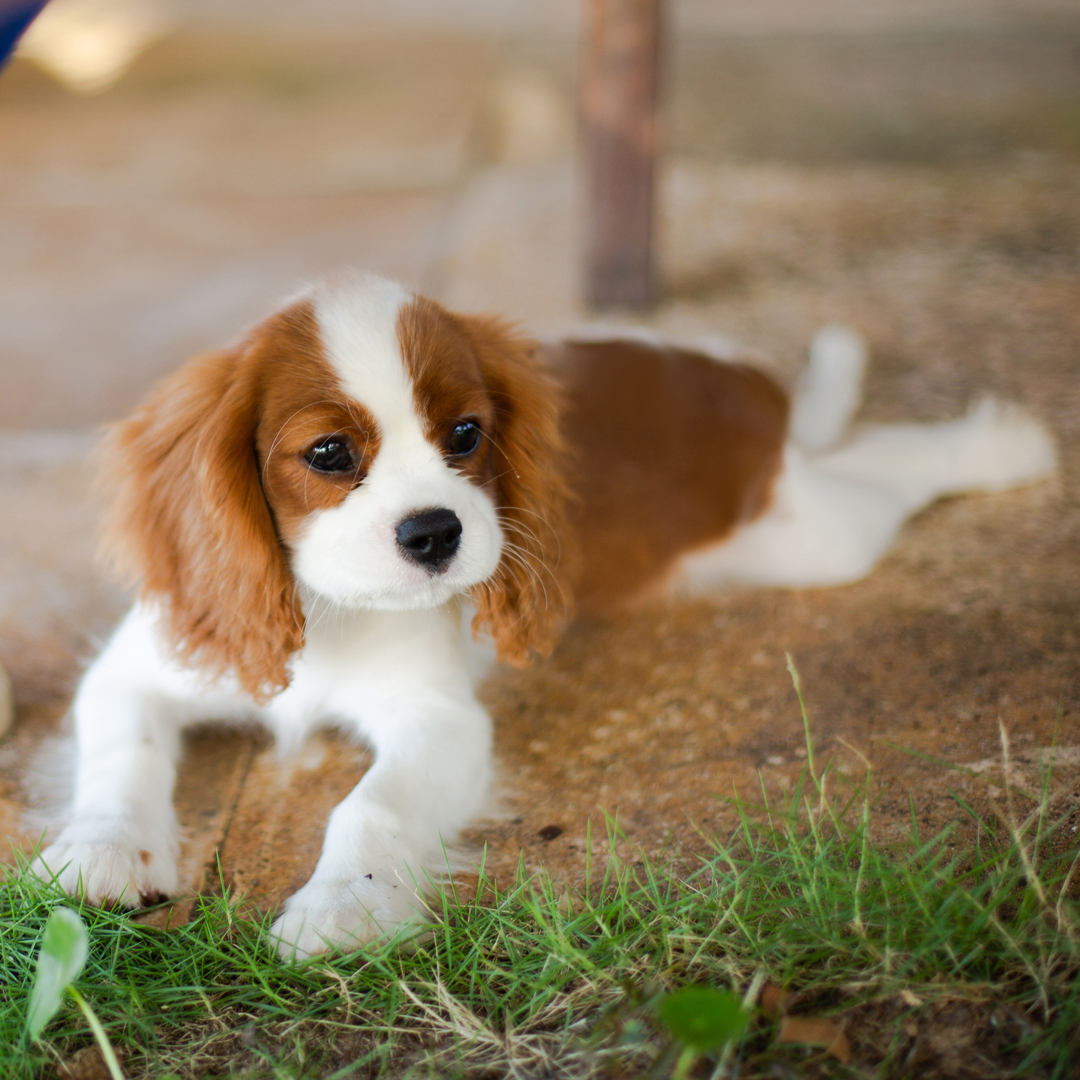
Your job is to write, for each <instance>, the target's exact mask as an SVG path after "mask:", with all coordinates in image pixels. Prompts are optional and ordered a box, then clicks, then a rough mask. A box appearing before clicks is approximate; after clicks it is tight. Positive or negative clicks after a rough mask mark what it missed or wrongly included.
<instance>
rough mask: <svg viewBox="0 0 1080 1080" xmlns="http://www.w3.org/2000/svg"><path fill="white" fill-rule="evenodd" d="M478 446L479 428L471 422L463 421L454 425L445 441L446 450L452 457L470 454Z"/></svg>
mask: <svg viewBox="0 0 1080 1080" xmlns="http://www.w3.org/2000/svg"><path fill="white" fill-rule="evenodd" d="M479 445H480V427H479V425H477V424H474V423H473V422H472V421H471V420H464V421H462V422H461V423H460V424H455V425H454V430H453V431H451V432H450V438H449V439H447V440H446V449H447V450H448V451H449V452H450V453H451V454H453V455H454V457H464V456H465V455H466V454H471V453H472V452H473V451H474V450H475V449H476V448H477V446H479Z"/></svg>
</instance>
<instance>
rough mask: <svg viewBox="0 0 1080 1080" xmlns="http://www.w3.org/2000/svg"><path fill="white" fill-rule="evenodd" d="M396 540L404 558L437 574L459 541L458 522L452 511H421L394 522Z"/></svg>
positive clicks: (459, 526)
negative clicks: (396, 524)
mask: <svg viewBox="0 0 1080 1080" xmlns="http://www.w3.org/2000/svg"><path fill="white" fill-rule="evenodd" d="M397 542H398V546H399V547H400V548H401V551H402V553H403V554H404V556H405V558H406V559H410V560H411V561H412V562H414V563H419V564H420V565H421V566H427V567H430V568H431V570H432V572H433V573H437V572H438V571H440V570H442V569H443V568H444V567H445V566H446V564H447V563H448V562H449V561H450V560H451V559H452V558H453V557H454V552H456V551H457V549H458V545H459V544H460V543H461V522H460V521H459V520H458V516H457V514H455V513H454V511H453V510H443V509H438V510H421V511H420V512H419V513H416V514H410V515H409V516H408V517H407V518H402V519H401V521H399V522H398V527H397Z"/></svg>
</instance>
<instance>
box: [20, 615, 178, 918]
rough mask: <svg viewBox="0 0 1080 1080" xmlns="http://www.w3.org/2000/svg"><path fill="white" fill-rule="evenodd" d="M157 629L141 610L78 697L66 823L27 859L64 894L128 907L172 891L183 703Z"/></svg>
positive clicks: (86, 679) (104, 655)
mask: <svg viewBox="0 0 1080 1080" xmlns="http://www.w3.org/2000/svg"><path fill="white" fill-rule="evenodd" d="M152 643H153V630H152V626H151V625H148V623H147V620H146V618H145V615H144V613H142V612H140V611H139V610H138V609H136V611H135V612H134V613H133V614H132V615H130V616H129V617H128V619H127V620H126V621H125V623H124V624H122V625H121V627H120V629H119V630H118V631H117V633H116V635H115V636H114V638H113V639H112V641H111V642H110V643H109V645H108V646H107V647H106V649H105V651H104V652H103V653H102V655H101V656H100V657H99V658H98V660H97V661H96V662H95V663H94V665H93V666H92V667H91V668H90V670H89V671H88V672H87V673H86V676H85V677H84V679H83V682H82V685H81V686H80V687H79V692H78V694H77V695H76V698H75V704H74V716H75V734H76V742H77V749H78V760H77V765H76V774H75V797H74V801H73V804H72V807H71V812H70V816H69V820H68V824H67V825H66V827H65V828H64V829H63V831H62V832H61V833H60V835H59V836H58V837H57V838H56V840H55V842H54V843H52V844H50V845H49V846H48V847H47V848H46V849H45V850H44V851H42V853H41V854H40V856H39V857H38V858H37V859H36V860H35V862H34V864H33V865H32V870H33V871H34V872H35V873H36V874H38V875H39V876H41V877H45V878H50V877H54V876H55V878H56V880H57V882H58V883H59V884H60V886H61V887H62V888H63V889H64V891H65V892H68V893H71V894H72V895H81V896H83V897H85V898H86V899H87V900H88V901H90V903H93V904H110V903H115V902H119V903H121V904H123V905H124V906H126V907H138V906H139V905H140V904H145V903H148V902H154V901H157V900H160V899H163V898H164V897H167V896H171V895H175V893H176V891H177V873H176V859H177V853H178V847H179V845H178V828H177V822H176V815H175V812H174V810H173V804H172V792H173V784H174V781H175V778H176V760H177V757H178V754H179V744H180V722H179V718H180V706H179V703H178V702H176V701H175V700H173V699H171V698H170V697H168V696H167V695H166V694H165V693H163V692H162V691H161V689H160V687H159V686H158V685H157V680H156V679H155V674H156V672H157V671H159V670H160V668H161V666H162V665H161V661H160V658H159V657H158V655H157V653H156V650H155V649H154V647H153V644H152Z"/></svg>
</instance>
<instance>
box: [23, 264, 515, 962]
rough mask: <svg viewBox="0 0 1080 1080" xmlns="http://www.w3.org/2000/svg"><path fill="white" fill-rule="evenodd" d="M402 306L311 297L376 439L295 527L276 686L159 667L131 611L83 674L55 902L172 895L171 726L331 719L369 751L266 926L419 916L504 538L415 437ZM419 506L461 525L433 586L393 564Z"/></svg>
mask: <svg viewBox="0 0 1080 1080" xmlns="http://www.w3.org/2000/svg"><path fill="white" fill-rule="evenodd" d="M407 298H408V294H406V293H405V292H404V291H403V290H402V289H400V288H399V287H398V286H395V285H392V284H391V283H389V282H384V281H381V280H380V279H377V278H364V279H360V280H359V281H354V282H353V283H351V284H350V285H348V286H346V287H343V288H341V289H340V290H338V291H330V290H326V291H319V292H316V294H315V297H314V299H315V303H316V312H317V317H318V320H319V325H320V329H321V332H322V336H323V341H324V345H325V347H326V352H327V355H328V357H329V360H330V362H331V364H332V365H333V366H334V368H335V369H336V370H337V372H338V374H339V376H340V379H341V381H342V383H343V385H344V387H345V389H346V391H347V392H348V393H349V394H350V395H351V396H353V397H355V398H356V399H357V400H359V401H360V402H362V403H363V404H364V405H365V407H366V408H368V409H369V410H370V411H371V412H372V414H373V415H374V417H375V419H376V421H377V422H378V425H379V429H380V434H381V437H382V444H381V447H380V452H379V454H378V456H377V457H376V460H375V463H374V465H373V466H372V468H371V470H370V471H369V473H368V474H367V476H366V477H365V480H364V483H363V484H361V485H360V486H359V487H358V488H357V489H356V490H354V491H352V492H351V493H350V494H349V495H348V496H347V498H346V499H345V500H344V501H343V502H342V503H341V504H340V505H338V506H337V507H335V508H333V509H330V510H323V511H319V512H316V513H313V514H311V515H309V519H308V521H307V524H306V528H305V530H304V533H303V535H302V536H301V537H300V538H299V539H298V540H297V541H296V542H295V543H294V556H293V570H294V573H295V574H296V577H297V579H298V580H299V582H300V583H301V589H302V594H303V597H304V603H305V609H306V611H305V613H306V615H307V632H306V639H305V644H304V648H303V649H302V651H301V652H300V653H298V654H297V655H296V656H295V657H294V658H293V661H292V682H291V684H290V685H289V687H288V688H287V689H286V690H284V691H283V692H282V693H280V694H278V695H277V696H276V697H274V698H273V699H272V700H271V701H270V702H269V704H267V705H266V706H265V707H258V706H256V705H255V704H254V703H253V701H252V700H251V699H250V698H249V697H248V696H247V695H246V694H244V693H242V692H241V691H240V689H239V687H238V686H237V685H236V683H235V682H234V681H233V680H232V679H231V678H223V679H219V680H217V681H216V682H214V683H212V684H207V683H206V681H205V680H204V679H203V678H202V677H201V676H200V675H199V674H197V673H195V672H192V671H190V670H186V669H183V668H181V667H179V666H178V665H177V664H176V663H175V662H174V661H173V660H171V659H170V658H169V656H168V653H167V650H166V649H165V647H164V646H163V644H162V635H161V631H160V629H159V618H158V612H157V611H156V610H155V609H154V608H153V607H148V606H146V605H143V604H138V605H136V607H135V608H134V609H133V610H132V612H131V613H130V614H129V615H128V616H127V618H126V619H125V620H124V622H123V623H122V624H121V625H120V627H119V629H118V630H117V631H116V633H115V634H114V635H113V637H112V639H111V640H110V642H109V643H108V645H107V646H106V648H105V650H104V652H103V653H102V654H101V656H100V657H99V658H98V659H97V661H96V662H95V663H94V665H93V666H92V667H91V668H90V670H89V671H88V672H87V674H86V676H85V678H84V679H83V681H82V683H81V685H80V687H79V690H78V693H77V695H76V698H75V703H74V717H75V728H76V737H77V741H78V763H77V768H76V778H75V795H74V801H73V805H72V809H71V814H70V824H68V825H67V826H66V827H65V828H64V830H63V831H62V832H61V834H60V836H59V837H58V838H57V840H56V841H55V843H53V844H51V845H50V846H49V847H48V848H46V850H45V851H44V852H43V853H42V855H41V857H40V859H39V861H38V863H37V870H38V872H39V873H45V872H49V873H54V874H56V876H57V878H58V880H59V882H60V884H61V886H62V887H63V888H64V889H66V890H67V891H69V892H82V893H84V894H85V895H86V897H87V898H88V899H89V900H90V901H92V902H102V901H105V900H110V899H111V900H116V899H120V900H122V902H124V903H125V904H127V905H129V906H136V905H138V903H139V902H140V896H146V895H148V894H154V893H164V894H166V895H168V894H174V893H175V892H176V890H177V887H178V881H177V871H176V861H177V854H178V846H179V835H178V827H177V821H176V816H175V813H174V810H173V805H172V789H173V784H174V781H175V777H176V761H177V756H178V753H179V747H180V733H181V731H182V730H183V729H184V728H185V727H187V726H189V725H191V724H195V723H199V722H203V721H208V720H215V721H228V720H233V721H250V720H257V721H260V722H262V723H264V724H266V725H267V726H268V727H269V728H270V729H271V731H273V732H274V734H275V735H276V737H277V738H278V740H279V742H280V743H281V744H282V745H284V746H286V747H295V746H298V745H299V744H300V743H301V742H302V741H303V739H304V737H305V736H306V735H307V733H308V732H309V731H310V730H311V729H312V728H313V727H314V726H316V725H318V724H322V723H328V722H329V723H335V724H337V725H339V726H340V727H342V728H344V729H345V730H347V731H351V732H352V733H354V734H355V735H356V736H357V737H359V738H361V739H363V740H364V741H365V742H367V743H368V744H369V745H370V746H371V748H372V749H373V750H374V751H375V765H374V766H373V768H372V769H371V770H370V771H369V772H368V773H367V774H366V775H365V776H364V778H363V779H362V780H361V781H360V783H359V784H358V785H357V787H356V789H355V790H354V791H353V792H352V793H351V794H350V795H349V797H348V798H347V799H345V801H344V802H342V803H341V804H340V805H339V806H338V807H337V808H336V809H335V810H334V812H333V814H332V815H331V817H330V822H329V824H328V826H327V832H326V839H325V843H324V847H323V852H322V855H321V857H320V859H319V862H318V865H317V866H316V869H315V873H314V874H313V876H312V878H311V880H310V881H309V882H308V884H307V885H305V886H304V888H303V889H301V890H300V891H299V892H298V893H297V894H296V895H295V896H293V897H291V898H290V899H289V901H288V903H287V904H286V906H285V910H284V913H283V914H282V915H281V916H280V918H279V919H278V920H277V922H276V923H275V924H274V933H275V935H276V936H277V938H278V941H279V949H280V951H281V954H282V955H283V956H294V957H304V956H308V955H310V954H311V953H313V952H318V951H320V950H322V949H325V948H327V947H332V946H335V945H343V944H352V945H357V944H360V943H362V942H364V941H369V940H371V939H372V938H374V937H376V936H378V935H381V934H385V933H391V932H393V931H394V930H395V929H397V928H398V927H399V926H401V925H402V924H404V923H407V922H408V921H410V920H412V919H414V918H416V917H417V915H418V913H419V912H420V910H421V908H422V902H421V900H420V899H419V897H420V893H421V890H422V889H423V886H424V884H425V880H426V877H427V876H428V875H429V874H432V873H434V874H438V873H439V871H440V870H441V869H442V868H443V867H444V865H445V862H444V853H443V849H442V844H443V842H444V841H445V842H450V841H452V839H453V837H454V835H455V833H456V832H457V831H458V830H459V829H460V828H461V827H462V826H463V825H464V824H465V823H466V822H467V821H468V820H469V819H470V818H471V817H473V816H475V815H476V814H477V813H478V812H479V810H480V809H481V807H482V806H483V805H484V802H485V799H486V798H487V792H488V788H489V781H490V774H491V724H490V720H489V718H488V716H487V714H486V712H485V711H484V709H483V708H482V706H480V704H479V703H478V702H477V701H476V697H475V694H474V692H473V682H474V674H473V673H475V672H476V671H477V670H478V668H479V666H480V665H479V664H478V663H477V651H476V650H475V648H471V647H470V644H471V643H470V642H469V635H468V632H467V629H466V627H467V623H468V620H467V616H466V615H465V613H463V611H462V602H461V599H460V598H461V596H462V594H463V593H464V592H465V591H466V590H467V589H468V588H470V587H471V586H472V585H475V584H477V583H479V582H480V581H483V580H484V579H486V578H487V577H489V576H490V575H491V574H492V573H493V572H494V570H495V568H496V566H497V564H498V561H499V556H500V553H501V549H502V535H501V531H500V528H499V524H498V518H497V515H496V512H495V508H494V506H493V505H492V503H491V500H490V498H489V497H488V496H487V494H485V493H484V492H483V491H482V490H481V489H480V488H478V487H476V486H474V485H472V484H470V483H469V482H468V481H467V480H466V479H464V478H463V477H462V476H461V475H460V474H459V473H458V472H457V471H456V470H454V469H453V468H451V467H450V466H448V465H447V463H446V462H445V461H444V460H443V458H442V457H441V455H440V454H439V453H438V452H437V451H436V450H435V448H434V447H433V446H432V445H431V444H430V443H429V442H428V441H427V440H426V439H425V438H424V435H423V428H422V424H421V420H420V418H419V416H417V414H416V412H415V408H414V406H413V399H412V392H411V387H410V385H409V380H408V376H407V373H406V370H405V366H404V363H403V361H402V358H401V353H400V349H399V347H398V342H397V337H396V334H395V330H394V328H395V324H396V319H397V313H398V311H399V310H400V307H401V304H402V303H404V302H405V301H406V300H407ZM433 507H446V508H449V509H451V510H454V511H455V512H456V513H457V515H458V517H459V518H460V519H461V522H462V527H463V532H462V539H461V544H460V547H459V549H458V552H457V553H456V555H455V557H454V559H453V561H452V562H451V563H450V566H449V568H448V569H447V570H446V572H445V573H441V574H438V575H431V574H429V573H428V571H427V570H425V569H424V568H422V567H419V566H416V565H415V564H412V563H410V562H408V561H407V560H405V559H403V558H402V557H401V554H400V552H399V551H398V550H397V545H396V537H395V526H396V524H397V523H398V522H399V521H400V520H401V519H402V518H403V517H404V516H406V515H407V514H408V513H410V512H413V511H417V510H423V509H429V508H433Z"/></svg>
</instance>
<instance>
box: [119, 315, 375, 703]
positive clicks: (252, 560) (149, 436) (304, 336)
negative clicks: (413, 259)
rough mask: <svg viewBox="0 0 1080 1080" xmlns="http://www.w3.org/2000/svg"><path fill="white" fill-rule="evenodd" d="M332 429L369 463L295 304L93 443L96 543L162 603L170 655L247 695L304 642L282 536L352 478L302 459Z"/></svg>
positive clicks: (275, 679) (362, 435)
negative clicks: (98, 488) (102, 503)
mask: <svg viewBox="0 0 1080 1080" xmlns="http://www.w3.org/2000/svg"><path fill="white" fill-rule="evenodd" d="M336 431H346V432H347V433H348V434H349V437H351V438H353V439H355V440H356V441H357V443H358V445H360V446H363V447H366V448H367V450H368V460H370V457H371V454H372V453H373V444H374V447H376V448H377V441H375V440H377V433H376V432H375V431H374V426H373V424H372V423H371V421H370V417H366V416H364V415H363V414H362V411H361V410H357V409H356V407H355V406H352V407H350V405H349V403H348V402H346V401H345V400H344V396H343V394H342V392H341V390H340V387H339V386H338V385H337V381H336V379H335V378H334V375H333V372H332V370H331V369H330V367H329V366H328V365H327V364H326V362H325V360H324V359H323V357H322V347H321V344H320V341H319V337H318V331H317V328H316V324H315V317H314V311H313V308H312V305H311V303H310V302H308V301H303V302H300V303H297V304H294V305H293V306H292V307H290V308H288V309H286V310H285V311H282V312H279V313H278V314H276V315H274V316H272V317H271V318H269V319H267V320H266V321H265V322H264V323H262V324H261V325H260V326H259V327H257V328H256V330H255V331H254V332H253V333H252V334H251V335H250V336H249V337H248V339H247V340H246V341H245V342H244V343H243V344H242V345H240V346H239V347H237V348H236V349H232V350H229V351H223V352H215V353H209V354H207V355H205V356H202V357H199V358H197V359H195V360H193V361H191V362H190V363H189V364H187V365H186V366H185V367H183V368H181V369H180V370H179V371H177V372H176V373H175V374H173V375H172V376H170V377H169V378H167V379H166V380H164V382H162V383H161V384H160V385H159V386H158V387H157V388H156V389H155V390H154V391H153V392H152V393H151V395H150V397H149V398H148V400H147V401H146V402H145V403H144V404H143V405H142V406H140V407H139V408H138V409H136V411H135V412H134V413H133V414H132V416H131V417H130V418H129V419H127V420H125V421H122V422H121V423H119V424H116V425H114V426H113V427H112V428H111V429H110V430H109V431H108V433H107V436H106V439H105V441H104V444H103V446H102V450H101V454H100V461H101V466H102V467H101V470H100V475H101V484H102V489H103V491H104V493H105V495H106V496H107V498H108V500H109V508H108V512H107V514H106V517H105V528H104V542H105V548H106V550H107V551H108V552H109V553H110V554H111V555H112V557H113V558H114V560H115V562H116V563H117V564H118V566H119V567H120V569H121V570H122V571H123V572H124V573H125V574H126V575H127V576H129V577H130V578H133V579H136V580H138V579H141V590H140V595H141V596H142V597H143V599H145V600H147V601H150V602H154V603H158V604H160V605H161V607H162V613H163V617H164V625H165V628H166V631H167V634H168V636H169V638H170V643H171V645H172V647H173V649H174V651H175V653H176V655H177V656H178V658H179V659H180V660H182V661H183V662H185V663H188V664H191V665H193V666H196V667H201V668H203V669H204V670H206V671H208V672H209V673H211V674H221V673H224V672H227V671H231V672H233V673H235V675H236V676H237V678H238V679H239V681H240V684H241V686H243V688H244V689H245V690H247V691H248V692H249V693H250V694H252V696H254V697H255V698H256V700H265V699H266V698H268V697H269V696H271V695H272V694H274V693H276V692H277V691H278V690H281V689H282V688H284V687H285V686H286V685H287V684H288V681H289V675H288V670H287V662H288V659H289V657H290V656H291V655H292V654H293V653H294V652H296V650H297V649H299V648H300V647H301V645H302V644H303V640H304V620H303V613H302V611H301V608H300V602H299V599H298V597H297V595H296V589H295V583H294V581H293V576H292V572H291V570H290V569H289V566H288V562H287V559H286V553H285V549H284V547H283V545H282V534H283V535H284V537H285V538H286V539H287V538H288V537H290V536H292V535H293V533H294V532H295V529H296V527H297V524H298V522H299V521H300V519H301V518H302V517H303V516H304V514H306V513H307V512H308V511H309V510H311V509H316V508H320V507H326V506H332V505H336V503H337V502H340V501H341V499H343V498H344V497H345V495H346V494H347V492H348V490H350V488H351V486H352V485H353V484H354V483H355V482H356V480H357V478H356V477H350V478H348V479H347V480H342V479H340V478H334V477H324V476H319V475H317V474H314V473H311V472H310V470H308V469H307V468H306V466H305V465H304V464H303V462H302V460H301V457H300V455H301V454H302V452H303V451H304V450H306V449H307V448H308V447H309V446H310V444H311V443H312V442H314V441H315V440H316V439H317V438H318V437H320V436H323V435H326V434H329V433H333V432H336ZM264 467H265V473H264ZM264 487H265V494H264ZM267 496H269V497H270V500H271V502H272V504H273V509H271V505H270V504H269V503H268V501H267ZM279 529H280V531H281V533H280V534H279Z"/></svg>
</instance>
